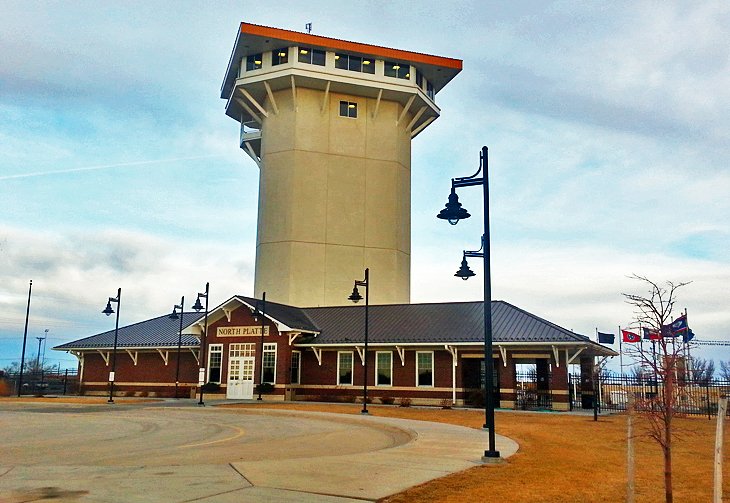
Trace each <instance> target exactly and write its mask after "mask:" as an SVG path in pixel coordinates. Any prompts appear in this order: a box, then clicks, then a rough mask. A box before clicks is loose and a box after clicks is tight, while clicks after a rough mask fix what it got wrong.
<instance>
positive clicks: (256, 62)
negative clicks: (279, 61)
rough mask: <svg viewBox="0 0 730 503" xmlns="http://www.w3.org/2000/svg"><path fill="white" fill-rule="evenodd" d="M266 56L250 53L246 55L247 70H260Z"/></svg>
mask: <svg viewBox="0 0 730 503" xmlns="http://www.w3.org/2000/svg"><path fill="white" fill-rule="evenodd" d="M263 61H264V58H263V54H249V55H248V56H247V57H246V71H247V72H249V71H251V70H258V69H260V68H261V67H262V64H263Z"/></svg>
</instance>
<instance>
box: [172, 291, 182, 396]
mask: <svg viewBox="0 0 730 503" xmlns="http://www.w3.org/2000/svg"><path fill="white" fill-rule="evenodd" d="M178 309H179V310H180V330H179V331H178V333H177V367H176V368H175V398H179V397H178V395H177V388H178V386H179V385H180V347H181V346H182V330H183V315H184V313H185V296H184V295H183V296H182V297H181V298H180V304H175V305H174V306H173V307H172V313H171V314H170V316H169V317H170V319H172V320H176V319H177V318H178V315H177V310H178Z"/></svg>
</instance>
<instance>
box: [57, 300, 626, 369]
mask: <svg viewBox="0 0 730 503" xmlns="http://www.w3.org/2000/svg"><path fill="white" fill-rule="evenodd" d="M233 299H237V300H238V301H239V302H242V303H245V304H247V305H249V306H252V307H255V306H256V305H257V304H258V303H259V302H260V301H259V300H258V299H255V298H252V297H246V296H242V295H237V296H234V297H232V298H231V299H229V301H227V302H225V303H224V304H221V306H225V305H227V304H228V303H229V302H230V300H233ZM483 305H484V304H483V303H482V302H449V303H439V304H395V305H371V306H369V309H370V311H369V329H368V342H369V343H370V344H404V345H419V344H423V345H433V344H481V343H483V342H484V310H483ZM491 307H492V336H493V339H492V340H493V342H494V343H495V344H498V345H499V344H546V345H550V344H576V345H586V344H587V345H589V346H591V348H592V349H593V351H594V352H595V353H596V354H605V355H609V354H614V352H613V351H612V350H611V349H609V348H606V347H604V346H601V345H599V344H597V343H595V342H593V341H591V340H590V339H589V338H588V337H586V336H584V335H580V334H576V333H574V332H572V331H570V330H566V329H564V328H562V327H560V326H558V325H556V324H554V323H551V322H549V321H547V320H545V319H543V318H540V317H539V316H535V315H534V314H531V313H528V312H527V311H524V310H523V309H520V308H518V307H516V306H513V305H512V304H510V303H508V302H504V301H493V302H492V304H491ZM218 309H222V307H219V308H216V309H214V310H212V311H211V313H214V312H215V311H216V310H218ZM266 315H267V317H269V318H271V319H272V320H276V321H278V322H280V323H281V324H282V325H285V326H287V327H289V328H290V329H292V330H295V331H302V332H305V333H308V334H305V335H304V336H303V337H302V338H300V339H297V341H296V343H295V345H297V346H300V347H301V346H304V347H307V346H342V345H354V344H358V345H359V344H363V343H364V340H365V332H364V324H365V306H335V307H308V308H298V307H293V306H288V305H285V304H279V303H276V302H267V303H266ZM202 316H203V314H202V313H192V312H191V313H185V318H184V320H183V327H187V326H190V325H192V324H193V323H195V322H196V321H197V320H198V319H200V318H201V317H202ZM179 326H180V322H179V321H178V320H172V319H170V318H169V317H168V316H167V315H164V316H159V317H157V318H153V319H151V320H147V321H142V322H140V323H135V324H133V325H129V326H126V327H122V328H120V329H119V337H118V342H117V346H118V347H119V348H131V347H134V348H142V347H149V348H159V347H176V346H177V337H178V335H177V334H178V329H179ZM113 344H114V331H113V330H110V331H108V332H104V333H101V334H97V335H94V336H91V337H87V338H85V339H79V340H77V341H73V342H69V343H67V344H62V345H60V346H56V347H54V348H53V349H56V350H61V351H63V350H74V349H107V348H111V347H112V346H113ZM198 344H199V340H198V338H197V337H195V336H192V335H186V334H183V338H182V345H183V346H184V347H196V346H197V345H198Z"/></svg>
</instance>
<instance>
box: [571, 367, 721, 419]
mask: <svg viewBox="0 0 730 503" xmlns="http://www.w3.org/2000/svg"><path fill="white" fill-rule="evenodd" d="M580 384H581V383H580V376H576V375H571V376H570V399H571V408H576V409H580V408H581V406H582V405H583V404H584V400H583V397H582V393H581V389H580V388H581V386H580ZM595 391H596V392H597V395H598V408H599V409H600V410H613V411H623V410H626V409H627V407H628V404H629V397H633V398H634V399H635V400H636V401H637V403H638V404H639V406H646V407H651V406H652V401H653V399H655V398H660V397H661V395H662V394H663V393H664V384H663V383H662V382H661V381H660V380H656V379H651V378H637V377H631V376H601V377H600V378H599V381H598V385H597V386H596V390H595ZM674 393H675V394H676V400H675V404H676V405H675V407H676V411H677V413H678V414H687V415H703V416H708V417H712V416H714V415H717V404H718V401H719V400H720V398H721V397H723V396H729V395H730V381H717V380H712V381H704V382H688V381H684V380H682V379H680V380H678V381H677V382H676V383H675V389H674ZM591 401H592V398H591Z"/></svg>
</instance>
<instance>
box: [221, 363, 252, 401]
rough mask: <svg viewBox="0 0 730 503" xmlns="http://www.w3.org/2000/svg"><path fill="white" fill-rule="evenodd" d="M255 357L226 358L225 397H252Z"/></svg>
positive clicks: (241, 398) (240, 398) (239, 398)
mask: <svg viewBox="0 0 730 503" xmlns="http://www.w3.org/2000/svg"><path fill="white" fill-rule="evenodd" d="M255 363H256V359H255V358H254V357H253V356H235V357H230V358H229V359H228V386H227V388H226V398H230V399H238V400H243V399H251V398H253V373H254V368H255Z"/></svg>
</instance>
